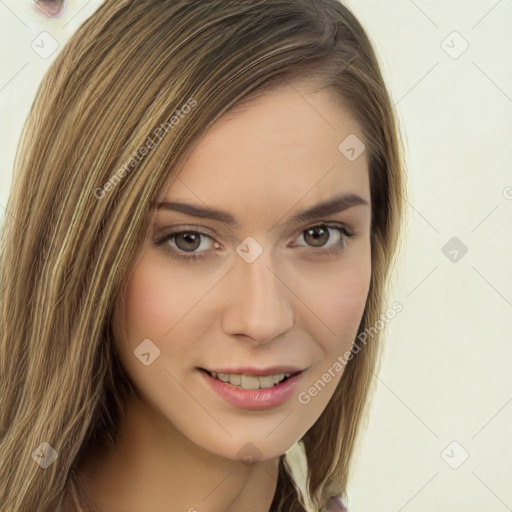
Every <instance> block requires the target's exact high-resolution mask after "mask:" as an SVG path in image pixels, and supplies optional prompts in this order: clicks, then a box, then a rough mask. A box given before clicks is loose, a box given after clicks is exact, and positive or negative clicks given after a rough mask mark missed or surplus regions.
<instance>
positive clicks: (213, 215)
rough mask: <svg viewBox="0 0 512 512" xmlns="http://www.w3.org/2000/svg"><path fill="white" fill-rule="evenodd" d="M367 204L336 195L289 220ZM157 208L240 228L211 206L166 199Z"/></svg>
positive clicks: (304, 219) (303, 219) (351, 196)
mask: <svg viewBox="0 0 512 512" xmlns="http://www.w3.org/2000/svg"><path fill="white" fill-rule="evenodd" d="M359 205H366V206H369V203H368V201H366V200H365V199H363V198H362V197H361V196H359V195H357V194H343V195H339V196H335V197H333V198H332V199H329V200H328V201H324V202H322V203H318V204H316V205H314V206H312V207H311V208H308V209H306V210H303V211H301V212H299V213H297V214H295V215H294V216H293V217H292V218H291V219H289V220H288V221H287V223H288V224H290V225H296V224H300V223H303V222H307V221H310V220H315V219H317V218H319V217H323V216H326V215H332V214H334V213H339V212H342V211H344V210H347V209H348V208H352V207H353V206H359ZM156 208H157V210H162V209H163V210H172V211H176V212H182V213H186V214H188V215H191V216H193V217H201V218H207V219H212V220H218V221H220V222H223V223H224V224H228V225H229V226H231V227H233V228H237V229H238V228H240V224H239V222H238V221H237V220H236V218H235V217H234V216H233V215H231V214H230V213H228V212H226V211H223V210H219V209H217V208H212V207H209V206H205V207H203V206H196V205H192V204H189V203H175V202H168V201H164V202H161V203H158V204H157V206H156Z"/></svg>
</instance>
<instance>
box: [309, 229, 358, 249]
mask: <svg viewBox="0 0 512 512" xmlns="http://www.w3.org/2000/svg"><path fill="white" fill-rule="evenodd" d="M330 230H335V231H337V232H338V235H337V236H336V237H335V240H334V241H333V243H332V244H331V245H329V246H327V247H329V248H331V247H332V246H335V247H338V248H343V247H344V245H345V243H346V240H347V239H348V238H350V237H351V236H352V235H351V233H349V231H348V230H347V229H346V228H345V227H342V226H337V225H334V226H333V225H327V224H320V225H318V226H313V227H310V228H308V229H305V230H304V231H303V232H302V233H301V235H300V236H299V238H300V237H302V238H303V239H304V240H305V241H306V243H307V244H308V245H306V247H312V248H321V249H324V248H325V247H326V246H325V244H326V243H327V242H328V241H329V240H330V239H331V235H330V234H329V231H330ZM309 244H312V245H309ZM302 247H304V246H302Z"/></svg>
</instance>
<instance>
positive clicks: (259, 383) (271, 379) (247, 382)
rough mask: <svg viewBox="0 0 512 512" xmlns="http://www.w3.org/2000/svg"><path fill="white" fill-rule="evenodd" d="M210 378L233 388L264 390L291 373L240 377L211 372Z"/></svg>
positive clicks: (234, 374) (232, 374)
mask: <svg viewBox="0 0 512 512" xmlns="http://www.w3.org/2000/svg"><path fill="white" fill-rule="evenodd" d="M211 374H212V377H216V378H217V379H219V380H221V381H222V382H229V383H230V384H233V385H234V386H240V387H242V388H244V389H258V388H261V389H264V388H271V387H272V386H274V385H275V384H277V383H278V382H281V381H282V380H283V379H284V378H285V377H290V375H292V374H291V373H277V374H275V375H261V376H260V375H240V374H238V373H220V372H219V373H217V372H211Z"/></svg>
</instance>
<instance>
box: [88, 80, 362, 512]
mask: <svg viewBox="0 0 512 512" xmlns="http://www.w3.org/2000/svg"><path fill="white" fill-rule="evenodd" d="M350 134H355V135H356V136H357V137H359V139H361V140H364V138H363V134H362V132H361V129H360V127H359V125H358V124H357V122H356V121H355V120H354V118H353V117H352V116H351V115H350V113H349V111H348V109H346V108H345V107H344V106H343V105H342V104H341V102H340V101H339V100H335V99H334V97H333V96H332V95H330V94H329V93H328V92H327V91H326V90H320V91H317V90H315V89H314V88H311V87H310V86H308V85H307V84H306V83H305V82H301V83H294V84H293V85H292V84H288V85H286V86H284V87H280V88H278V89H274V90H273V91H272V92H269V93H267V94H266V95H264V96H262V97H260V98H257V100H256V101H255V102H253V103H252V104H250V105H249V106H248V107H245V108H244V109H242V110H240V111H233V112H231V113H230V114H227V115H226V116H224V117H223V118H222V119H220V120H219V121H218V122H217V123H216V124H215V125H214V126H213V127H212V128H211V129H210V130H209V131H208V132H207V133H206V136H205V137H204V138H203V139H201V141H200V143H199V145H198V146H197V147H196V148H195V149H194V152H193V153H192V155H191V157H190V159H189V160H187V162H186V164H185V165H184V167H183V168H182V169H181V171H180V173H179V175H178V177H177V178H176V179H174V180H173V181H172V182H169V184H170V186H169V188H166V189H164V190H163V191H162V197H161V199H160V200H165V201H175V202H188V203H191V204H194V205H198V206H205V205H208V206H211V207H216V208H219V209H222V210H226V211H228V212H229V213H231V214H232V215H233V216H234V217H235V218H236V219H237V221H238V222H239V223H240V226H241V227H240V228H239V229H232V228H230V227H229V226H227V225H226V224H224V223H222V222H219V221H215V220H211V219H208V218H197V217H193V216H190V215H188V214H185V213H179V212H173V211H166V210H163V209H161V210H158V211H157V210H155V212H154V224H153V227H152V230H151V232H150V233H149V234H148V238H147V241H146V243H145V245H144V247H143V248H142V250H141V252H140V255H139V258H138V260H137V262H136V264H135V266H134V268H133V271H132V272H131V275H130V280H129V286H128V292H127V296H126V312H125V316H124V317H123V318H122V319H121V321H122V322H123V324H124V327H125V329H126V333H127V336H126V338H125V337H123V336H122V333H118V335H116V340H115V343H116V350H117V351H118V353H119V356H120V359H121V361H122V364H123V365H124V367H125V368H126V370H127V372H128V374H129V375H130V377H131V378H132V380H133V382H134V384H135V386H136V388H137V392H138V395H139V396H134V397H132V398H131V399H130V401H129V402H128V405H127V415H126V419H125V421H124V422H123V423H122V426H121V429H120V432H119V436H118V439H117V447H116V449H115V450H111V451H110V452H108V453H106V454H105V455H104V456H103V457H102V458H101V459H100V460H96V461H94V462H93V463H91V464H90V465H89V466H88V467H87V468H86V469H85V470H84V472H83V475H84V477H85V481H86V482H87V483H88V488H89V489H90V494H91V496H92V497H93V500H94V502H95V503H96V504H97V506H98V507H99V508H100V510H102V511H103V512H107V511H108V512H118V511H119V512H121V511H122V512H135V511H137V512H139V511H140V510H144V511H147V512H164V511H165V512H178V511H180V512H185V511H189V512H194V511H198V512H239V511H240V510H244V511H245V512H267V511H268V510H269V507H270V504H271V501H272V498H273V496H274V493H275V489H276V480H277V468H278V457H279V456H280V455H281V454H283V453H285V451H286V450H288V449H289V448H290V447H291V446H292V445H293V444H294V443H296V442H297V441H298V440H299V439H301V438H302V437H303V435H304V434H305V433H306V432H307V431H308V429H309V428H310V427H311V426H312V425H313V424H314V423H315V421H316V420H317V419H318V417H319V416H320V414H321V413H322V411H323V410H324V409H325V407H326V405H327V403H328V401H329V399H330V398H331V396H332V394H333V392H334V390H335V387H336V385H337V384H338V382H339V380H340V378H341V375H342V371H337V372H335V378H333V379H332V380H331V382H330V383H329V384H327V385H326V386H325V388H324V389H323V390H322V391H320V392H319V393H318V394H317V395H316V396H315V397H313V398H311V401H310V402H309V403H308V404H307V405H304V404H301V403H300V402H299V401H298V399H297V395H298V394H299V393H300V392H304V391H307V390H308V388H310V387H311V386H313V384H314V383H315V382H316V381H317V380H318V379H320V378H321V376H322V374H323V373H324V372H326V371H327V370H328V369H329V368H331V369H332V368H333V363H334V362H335V361H336V360H337V358H338V356H340V355H342V354H344V353H345V351H347V350H350V348H351V346H352V344H353V341H354V339H355V336H356V335H357V328H358V325H359V322H360V320H361V317H362V314H363V311H364V306H365V303H366V299H367V296H368V290H369V284H370V276H371V258H370V249H371V246H370V220H371V203H370V186H369V174H368V162H367V157H366V152H363V153H362V154H361V156H360V157H359V158H357V159H356V160H355V161H349V160H348V159H347V158H346V157H345V156H344V155H343V154H342V153H341V152H340V151H339V150H338V146H339V144H340V143H341V142H342V141H343V140H344V139H345V138H346V137H347V136H348V135H350ZM341 193H354V194H357V195H359V196H361V197H362V198H363V199H365V200H366V201H367V202H368V204H367V205H359V206H353V207H351V208H348V209H346V210H344V211H342V212H339V213H334V214H329V215H327V216H325V217H321V218H318V219H316V220H314V221H307V222H305V223H303V224H301V225H297V226H287V224H286V222H287V220H288V219H289V218H290V216H292V215H294V214H295V213H297V212H299V211H302V210H304V209H307V208H309V207H311V206H313V205H316V204H318V203H320V202H323V201H326V200H328V199H331V198H332V197H334V196H335V195H338V194H341ZM325 222H330V223H336V224H338V225H339V227H343V226H346V227H347V228H348V229H349V231H350V232H351V233H352V234H353V235H354V236H353V237H352V238H351V239H350V240H349V241H348V242H347V244H346V245H345V247H344V248H341V249H339V252H338V254H337V255H322V256H316V257H315V251H317V252H318V251H319V249H322V248H324V247H323V246H326V248H334V247H336V246H338V247H339V246H340V244H341V243H343V242H339V240H340V231H338V230H337V229H336V228H331V229H330V230H328V235H327V234H324V236H323V237H320V239H319V240H317V241H316V242H315V238H314V237H312V236H307V234H306V233H305V232H306V231H307V230H308V229H309V228H312V227H315V226H318V225H321V224H322V223H325ZM180 229H181V232H182V233H183V232H188V233H190V232H191V231H193V229H196V230H203V231H207V233H208V236H202V237H201V238H200V241H201V244H200V245H198V243H199V242H197V243H196V244H195V245H194V243H192V242H190V240H189V241H188V245H187V243H186V240H185V242H184V241H183V240H181V241H180V240H178V239H174V240H173V239H168V240H167V242H166V243H165V244H164V245H161V246H159V247H157V246H155V245H154V244H153V242H155V241H157V240H159V239H161V238H162V237H163V236H164V235H166V234H169V233H170V232H171V231H173V232H178V231H180ZM248 236H251V237H253V238H254V239H255V240H257V242H258V243H259V244H260V246H261V247H262V248H263V252H262V254H261V255H260V256H259V257H258V258H257V259H256V260H254V261H253V262H252V263H247V262H246V261H244V260H243V259H242V258H241V257H240V256H239V255H238V254H237V252H236V251H235V250H236V248H237V246H238V245H239V244H240V243H241V242H242V241H243V240H244V239H245V238H246V237H248ZM341 236H343V235H341ZM209 237H211V238H209ZM317 237H318V235H317ZM215 242H217V244H218V245H217V246H214V243H215ZM293 242H295V244H296V245H295V246H294V245H293ZM178 244H179V245H178ZM166 245H167V247H168V248H172V247H174V248H175V249H176V250H179V248H181V249H182V253H183V252H185V255H186V254H187V252H186V251H187V250H188V251H189V253H188V254H190V253H191V252H192V253H195V254H200V253H201V252H203V254H204V252H205V251H208V250H210V249H211V250H212V251H213V252H211V253H210V254H207V256H206V258H204V259H202V260H198V261H196V262H193V263H187V262H185V261H180V260H177V259H175V258H173V257H172V256H170V254H169V253H167V252H165V250H164V248H165V246H166ZM145 339H150V340H151V341H152V342H153V343H154V344H155V345H156V346H157V347H158V348H159V350H160V355H159V357H157V358H156V359H154V361H153V362H152V363H151V364H150V365H148V366H145V365H144V364H142V363H141V361H140V360H139V358H137V357H135V356H134V350H135V349H136V348H137V347H138V345H139V344H140V343H141V342H142V340H145ZM282 364H289V365H294V366H297V367H299V368H305V369H306V370H305V372H304V373H303V375H302V377H301V380H300V383H299V386H298V388H297V390H296V393H294V395H293V396H292V398H291V399H290V400H288V401H287V402H286V403H285V404H283V405H281V406H279V407H275V408H273V409H268V410H263V411H255V410H244V409H240V408H237V407H235V406H233V405H231V404H229V403H227V402H226V401H224V399H222V398H221V397H219V396H218V395H217V394H216V393H215V392H214V391H213V390H212V389H211V388H210V387H209V386H208V385H207V383H206V381H205V379H204V377H203V375H202V374H201V373H200V371H199V370H198V369H197V368H198V367H202V368H208V369H211V370H214V369H216V368H220V367H222V366H232V367H233V366H234V367H236V366H242V365H248V366H253V367H258V368H267V367H270V366H275V365H282ZM247 443H252V445H254V446H255V447H256V450H257V456H255V457H256V459H257V462H254V463H253V464H247V463H246V462H243V461H241V460H240V459H241V455H240V454H241V453H242V454H243V453H244V451H243V449H244V447H245V449H246V450H247ZM240 450H242V452H240Z"/></svg>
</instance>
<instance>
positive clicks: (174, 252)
mask: <svg viewBox="0 0 512 512" xmlns="http://www.w3.org/2000/svg"><path fill="white" fill-rule="evenodd" d="M320 227H322V228H330V229H337V230H338V231H339V232H340V234H341V240H340V241H339V242H338V244H337V245H338V248H336V249H333V248H331V249H321V248H320V249H314V248H311V249H312V251H313V252H314V253H315V254H316V255H318V256H320V257H323V256H338V255H339V254H340V252H341V251H343V250H344V249H345V247H346V246H347V244H348V243H349V240H350V239H351V238H353V236H354V235H353V233H351V232H350V231H349V230H348V229H347V228H346V226H344V225H340V224H332V223H329V222H324V223H319V224H314V225H313V226H311V227H308V228H306V229H304V230H302V231H301V233H300V235H302V234H303V233H304V232H306V231H308V230H309V229H313V228H320ZM183 233H186V234H193V235H202V236H205V237H208V238H210V239H212V240H213V238H212V237H211V236H210V235H209V234H208V233H205V232H203V231H199V230H197V229H183V228H181V230H180V231H174V232H172V233H168V234H167V235H165V236H164V237H163V238H161V239H160V240H157V241H156V242H155V246H157V247H162V250H163V251H165V252H166V253H168V254H169V255H170V256H171V257H173V258H175V259H177V260H180V261H185V262H186V263H195V262H197V261H199V260H204V259H206V258H208V257H209V256H210V254H211V253H214V252H215V249H209V250H208V251H203V252H202V253H199V254H194V253H189V255H188V256H184V254H187V253H185V252H184V251H182V250H180V249H175V248H171V247H169V246H166V247H164V244H166V242H167V241H169V240H171V239H173V238H174V237H175V236H176V235H180V234H183ZM300 235H299V236H300ZM296 247H302V246H296Z"/></svg>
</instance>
